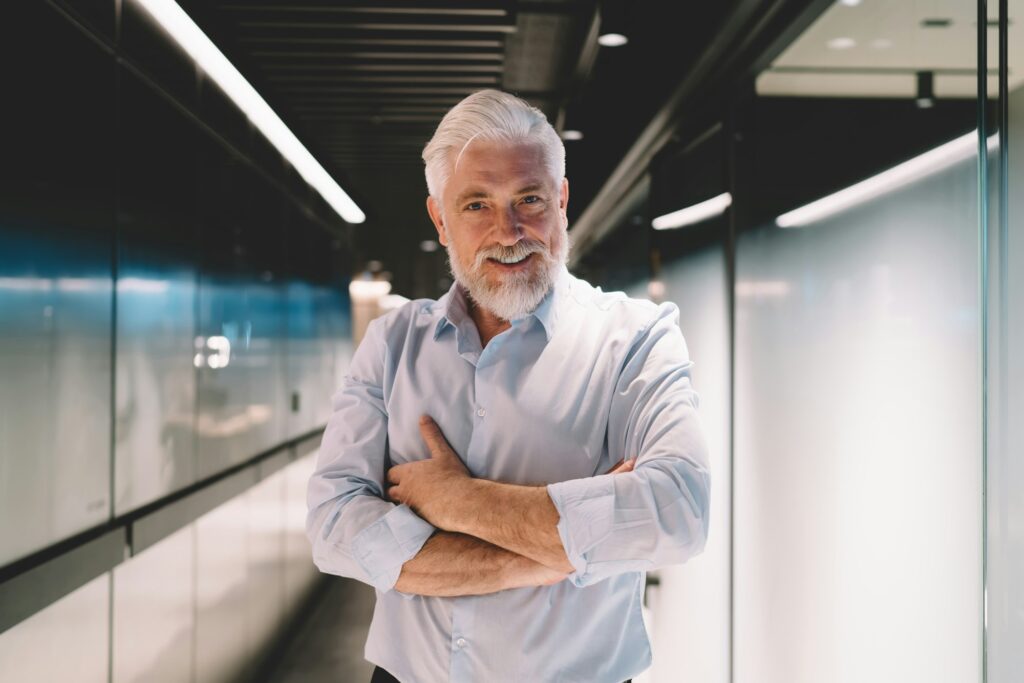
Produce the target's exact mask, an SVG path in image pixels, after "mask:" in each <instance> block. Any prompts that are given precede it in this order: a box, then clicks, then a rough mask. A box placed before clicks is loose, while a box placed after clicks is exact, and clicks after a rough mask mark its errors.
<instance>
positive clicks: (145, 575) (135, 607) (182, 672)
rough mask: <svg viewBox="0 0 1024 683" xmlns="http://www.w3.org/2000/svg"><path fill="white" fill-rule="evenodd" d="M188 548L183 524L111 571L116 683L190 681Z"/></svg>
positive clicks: (189, 531) (190, 554) (188, 535)
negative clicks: (112, 578) (112, 579)
mask: <svg viewBox="0 0 1024 683" xmlns="http://www.w3.org/2000/svg"><path fill="white" fill-rule="evenodd" d="M192 549H193V528H192V527H191V526H188V527H185V528H184V529H182V530H181V531H178V532H177V533H175V534H173V535H171V536H169V537H168V538H165V539H164V540H162V541H160V542H159V543H157V544H156V545H154V546H152V547H150V548H147V549H146V550H145V551H143V552H142V553H140V554H139V555H137V556H135V557H133V558H132V559H130V560H128V561H127V562H125V563H124V564H121V565H118V566H117V567H116V568H115V569H114V631H113V632H114V648H113V654H114V661H113V669H114V677H113V680H114V681H115V683H128V682H129V681H137V682H138V683H150V682H151V681H152V682H153V683H158V682H160V681H167V683H172V682H174V681H187V680H189V679H190V677H191V675H192V671H191V670H192V606H193V601H194V598H195V592H194V590H193V580H192V563H193V552H192Z"/></svg>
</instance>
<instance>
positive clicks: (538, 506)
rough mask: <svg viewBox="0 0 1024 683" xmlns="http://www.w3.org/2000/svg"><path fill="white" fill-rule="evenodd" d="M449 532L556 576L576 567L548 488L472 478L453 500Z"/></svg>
mask: <svg viewBox="0 0 1024 683" xmlns="http://www.w3.org/2000/svg"><path fill="white" fill-rule="evenodd" d="M450 504H451V510H450V513H449V514H448V515H446V517H448V518H449V519H451V520H452V521H451V524H450V526H449V527H448V528H451V530H453V531H457V532H461V533H464V534H468V535H470V536H475V537H476V538H480V539H483V540H485V541H488V542H490V543H492V544H494V545H496V546H500V547H501V548H504V549H506V550H508V551H511V552H512V553H515V554H517V555H522V556H524V557H527V558H530V559H531V560H533V561H535V562H538V563H540V564H542V565H544V566H546V567H548V568H550V569H552V570H554V571H556V572H560V573H562V574H569V573H570V572H572V571H573V566H572V563H570V562H569V558H568V557H566V554H565V548H564V547H563V545H562V540H561V538H560V537H559V535H558V519H559V516H558V510H557V509H556V508H555V505H554V503H552V502H551V497H550V496H549V495H548V492H547V489H546V488H545V487H544V486H519V485H516V484H505V483H502V482H498V481H489V480H487V479H469V480H467V481H466V482H465V491H464V492H460V494H459V495H457V496H453V497H452V499H451V500H450Z"/></svg>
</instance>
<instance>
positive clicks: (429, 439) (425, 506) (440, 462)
mask: <svg viewBox="0 0 1024 683" xmlns="http://www.w3.org/2000/svg"><path fill="white" fill-rule="evenodd" d="M420 435H421V436H422V437H423V441H424V442H425V443H426V444H427V448H428V449H429V450H430V457H429V458H427V459H426V460H417V461H415V462H407V463H403V464H401V465H395V466H394V467H392V468H391V469H389V470H388V476H387V479H388V483H390V484H393V485H392V486H390V487H389V488H388V490H387V495H388V497H389V498H391V500H393V501H395V502H396V503H405V504H406V505H408V506H409V507H411V508H412V509H413V510H415V511H416V513H417V514H418V515H419V516H420V517H422V518H423V519H425V520H427V521H428V522H430V523H431V524H433V525H434V526H436V527H438V528H440V529H446V530H448V529H450V524H448V523H447V521H446V520H445V517H444V514H445V512H446V511H447V510H448V508H449V507H450V506H448V505H446V504H445V501H446V500H447V499H448V497H449V496H452V495H458V493H457V491H458V488H459V485H460V484H462V483H464V482H466V481H469V480H470V479H471V478H472V477H471V476H470V474H469V470H467V469H466V466H465V465H464V464H462V460H460V459H459V456H458V454H456V453H455V451H453V450H452V447H451V446H449V445H448V441H447V440H446V439H445V438H444V434H442V433H441V429H440V427H438V426H437V423H435V422H434V420H433V419H431V417H430V416H429V415H423V416H422V417H420Z"/></svg>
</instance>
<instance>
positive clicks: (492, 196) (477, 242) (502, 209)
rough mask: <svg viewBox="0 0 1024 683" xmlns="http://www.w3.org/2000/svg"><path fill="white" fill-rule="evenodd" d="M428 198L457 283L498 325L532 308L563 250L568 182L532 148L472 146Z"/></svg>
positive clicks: (562, 257)
mask: <svg viewBox="0 0 1024 683" xmlns="http://www.w3.org/2000/svg"><path fill="white" fill-rule="evenodd" d="M441 199H442V204H443V206H442V205H439V204H438V202H437V201H435V199H434V198H433V197H428V198H427V211H428V212H429V213H430V217H431V219H432V220H433V221H434V225H435V227H436V228H437V232H438V235H439V238H440V241H441V244H443V245H444V246H445V247H447V248H448V255H449V259H450V261H451V265H452V272H453V274H454V275H455V277H456V280H457V281H458V282H459V283H460V284H461V285H462V286H463V287H464V288H465V289H466V290H467V291H468V292H469V294H470V297H471V298H472V299H473V300H474V302H475V303H477V304H479V305H481V306H483V307H484V308H485V309H487V310H488V311H490V312H491V313H493V314H495V315H497V316H498V317H499V318H501V319H503V320H511V319H513V318H517V317H520V316H522V315H525V314H527V313H529V312H530V311H532V310H533V309H534V308H535V307H536V306H537V304H538V303H540V300H541V299H542V298H543V297H544V294H545V293H546V292H547V291H548V289H549V288H550V286H551V284H552V283H553V281H554V278H555V276H556V275H557V273H558V271H559V269H560V268H561V266H562V264H563V263H564V262H565V258H566V256H567V252H568V236H567V234H566V227H567V226H568V218H567V216H566V207H567V205H568V201H569V183H568V181H567V180H565V179H564V178H563V179H561V182H557V181H555V180H554V179H553V178H551V174H550V173H549V172H548V169H547V166H546V164H545V163H544V156H543V151H542V148H541V147H540V146H539V145H537V144H533V143H520V144H509V143H498V142H490V141H473V142H471V143H470V144H469V146H467V147H466V148H465V149H464V150H463V151H462V155H461V156H460V157H458V162H457V164H456V165H455V168H454V169H453V171H452V175H451V177H450V178H449V180H448V183H447V184H446V185H445V187H444V190H443V194H442V198H441Z"/></svg>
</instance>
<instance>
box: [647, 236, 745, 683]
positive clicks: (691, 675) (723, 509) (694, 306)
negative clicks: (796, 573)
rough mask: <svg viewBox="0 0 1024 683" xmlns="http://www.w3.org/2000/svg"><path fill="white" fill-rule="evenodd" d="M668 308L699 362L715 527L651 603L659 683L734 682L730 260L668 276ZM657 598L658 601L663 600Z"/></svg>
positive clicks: (688, 260) (673, 267)
mask: <svg viewBox="0 0 1024 683" xmlns="http://www.w3.org/2000/svg"><path fill="white" fill-rule="evenodd" d="M662 281H663V282H664V284H665V300H667V301H673V302H675V303H676V305H677V306H679V324H680V328H681V329H682V331H683V337H684V338H685V339H686V346H687V348H688V349H689V351H690V358H691V359H693V361H694V366H693V383H694V387H695V388H696V390H697V393H698V394H699V395H700V417H701V422H702V423H703V425H704V431H705V435H706V437H707V441H708V450H709V454H710V460H709V462H710V466H711V482H712V483H711V487H712V489H711V490H712V496H711V523H710V528H709V535H708V543H707V546H706V547H705V549H704V553H703V554H702V555H700V556H699V557H697V558H695V559H693V560H690V561H689V562H687V563H686V564H684V565H678V566H672V567H666V568H664V569H661V570H659V572H658V574H659V578H660V582H661V585H660V586H659V587H658V589H657V591H652V592H651V594H650V595H649V596H648V602H649V603H650V607H651V609H650V612H651V620H652V630H651V639H652V649H653V652H654V664H653V667H652V669H651V671H650V680H651V681H652V682H653V683H678V682H679V681H694V682H698V681H699V682H700V683H726V682H727V681H728V680H729V553H730V536H729V515H730V505H731V501H730V499H729V479H730V476H731V473H730V471H729V465H730V463H729V323H728V302H727V301H726V274H725V253H724V251H723V249H722V248H721V247H712V248H707V249H704V250H702V251H698V252H696V253H693V254H691V255H688V256H687V257H685V258H683V259H681V260H679V261H676V262H674V263H672V264H669V265H667V266H666V267H665V268H664V269H663V270H662ZM655 596H656V597H655Z"/></svg>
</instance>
